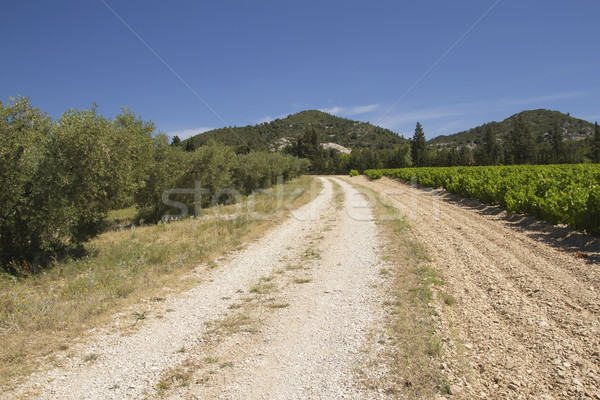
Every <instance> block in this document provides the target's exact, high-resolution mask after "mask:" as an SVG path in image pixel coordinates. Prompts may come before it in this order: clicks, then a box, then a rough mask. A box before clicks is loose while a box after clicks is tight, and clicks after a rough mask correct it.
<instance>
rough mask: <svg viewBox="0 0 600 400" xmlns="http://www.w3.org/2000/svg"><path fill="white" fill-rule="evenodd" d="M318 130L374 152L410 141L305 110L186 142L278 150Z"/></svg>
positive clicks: (332, 138) (329, 137)
mask: <svg viewBox="0 0 600 400" xmlns="http://www.w3.org/2000/svg"><path fill="white" fill-rule="evenodd" d="M307 129H308V130H312V129H314V130H315V131H316V133H317V134H318V135H320V136H322V137H326V138H327V140H326V142H332V143H337V144H340V145H342V146H345V147H348V148H351V149H355V148H370V149H380V150H381V149H392V148H394V147H397V146H399V145H403V144H406V139H404V138H402V137H400V136H398V135H397V134H396V133H394V132H392V131H390V130H389V129H384V128H380V127H378V126H374V125H371V124H369V123H365V122H358V121H353V120H350V119H346V118H340V117H336V116H334V115H330V114H327V113H324V112H321V111H317V110H308V111H302V112H300V113H297V114H294V115H289V116H287V117H286V118H282V119H276V120H274V121H271V122H266V123H263V124H260V125H254V126H250V125H249V126H244V127H227V128H220V129H214V130H212V131H208V132H204V133H202V134H199V135H196V136H194V137H192V138H189V139H186V140H184V141H183V142H182V143H185V144H186V146H187V143H189V142H192V143H193V145H194V146H196V147H199V146H202V145H204V144H207V143H208V142H209V141H211V140H214V141H217V142H221V143H224V144H227V145H229V146H234V147H240V148H246V149H248V148H251V149H253V150H256V151H259V150H272V149H278V148H279V147H281V146H283V145H285V143H286V142H287V143H293V142H294V141H295V140H296V139H297V138H299V137H301V136H303V135H304V134H305V132H306V130H307Z"/></svg>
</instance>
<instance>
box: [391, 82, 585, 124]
mask: <svg viewBox="0 0 600 400" xmlns="http://www.w3.org/2000/svg"><path fill="white" fill-rule="evenodd" d="M586 94H587V93H584V92H565V93H553V94H547V95H542V96H537V97H523V98H498V99H486V100H481V101H477V102H469V103H455V104H445V105H437V106H433V107H427V108H420V109H409V110H401V111H400V112H397V113H392V114H389V115H387V116H386V117H385V118H384V119H383V120H382V121H381V122H380V125H381V126H383V127H385V128H388V129H392V130H398V129H401V130H407V129H409V128H410V126H412V125H414V124H415V123H416V122H417V121H419V122H421V123H425V124H435V125H437V126H438V128H437V129H436V131H437V132H436V134H449V133H454V132H450V131H449V130H450V129H454V128H459V127H460V128H461V129H467V128H472V126H462V125H464V123H467V122H468V121H472V120H477V119H478V117H479V116H484V120H483V122H489V121H490V120H491V119H490V118H501V119H504V118H506V117H509V116H510V115H512V113H514V112H518V111H521V110H522V109H525V108H527V107H541V108H547V107H550V105H549V104H550V103H552V102H555V101H558V100H566V99H571V98H576V97H582V96H585V95H586ZM519 108H520V109H519ZM491 114H493V116H491ZM485 118H488V119H485Z"/></svg>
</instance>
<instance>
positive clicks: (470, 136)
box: [427, 108, 594, 148]
mask: <svg viewBox="0 0 600 400" xmlns="http://www.w3.org/2000/svg"><path fill="white" fill-rule="evenodd" d="M518 116H521V117H523V119H524V120H525V121H526V122H527V123H528V124H529V125H530V127H531V131H532V133H533V135H534V137H535V138H536V141H537V142H538V143H544V142H548V141H549V131H551V130H552V129H553V126H554V124H555V123H558V124H559V126H560V127H561V128H562V129H563V135H564V138H565V140H566V141H580V140H584V139H587V138H589V137H591V135H592V134H593V132H594V124H593V123H591V122H589V121H585V120H583V119H579V118H574V117H571V116H570V115H569V114H564V113H562V112H560V111H554V110H547V109H543V108H540V109H536V110H524V111H521V112H519V113H516V114H513V115H511V116H510V117H508V118H505V119H504V120H502V121H500V122H496V121H491V122H487V123H485V124H482V125H479V126H476V127H474V128H471V129H467V130H464V131H461V132H457V133H453V134H450V135H440V136H436V137H435V138H432V139H430V140H429V141H428V142H427V144H428V145H429V146H430V147H432V146H435V147H438V148H444V147H446V148H452V147H453V148H462V147H465V146H466V147H469V148H473V147H476V146H477V145H479V144H481V143H482V141H483V137H484V133H485V129H486V127H487V126H489V125H491V126H492V127H494V128H495V129H496V132H497V134H498V138H499V139H500V140H501V141H502V142H504V141H505V140H506V139H507V137H508V135H509V132H510V130H511V129H512V128H513V122H514V119H515V118H517V117H518Z"/></svg>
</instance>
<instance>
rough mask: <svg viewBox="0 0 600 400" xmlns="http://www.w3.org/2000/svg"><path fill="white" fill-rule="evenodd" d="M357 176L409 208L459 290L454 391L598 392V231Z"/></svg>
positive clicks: (491, 395) (540, 395)
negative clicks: (459, 373)
mask: <svg viewBox="0 0 600 400" xmlns="http://www.w3.org/2000/svg"><path fill="white" fill-rule="evenodd" d="M353 179H356V182H360V183H361V184H362V185H365V186H367V187H369V188H371V189H373V190H375V191H377V192H379V193H382V194H383V195H384V196H385V198H387V199H388V200H389V201H390V202H391V203H392V204H393V205H394V206H395V207H397V208H398V209H400V210H401V211H402V212H403V213H404V214H405V215H406V216H407V217H408V219H409V221H410V224H411V226H412V228H413V231H414V233H415V235H416V237H417V238H418V239H419V240H420V241H422V242H423V243H424V244H425V245H427V247H428V248H429V251H430V254H431V256H432V265H433V266H434V267H435V268H436V269H437V270H438V272H439V273H440V274H441V275H442V276H443V278H444V280H445V281H446V284H445V285H444V290H445V291H446V292H449V293H450V294H451V295H453V296H454V298H455V299H456V304H455V305H454V306H453V307H451V311H450V312H449V313H444V314H448V315H447V318H446V324H445V325H446V326H445V329H446V331H447V332H448V334H449V335H450V333H449V332H451V331H454V333H455V334H456V335H458V338H456V340H454V343H455V344H456V345H457V348H458V352H459V353H460V352H463V354H464V359H465V360H466V362H467V364H468V365H467V367H466V372H465V377H464V378H463V379H457V378H456V377H455V374H454V372H456V371H454V372H452V371H450V372H449V373H448V376H450V378H451V380H455V381H458V382H457V384H456V385H454V389H455V392H456V395H455V397H454V398H467V399H475V398H478V399H505V398H506V399H600V389H599V388H600V268H599V264H598V259H597V256H598V251H599V250H600V248H599V246H598V240H597V239H594V238H591V237H587V236H585V235H583V234H576V233H573V232H570V231H569V230H567V229H562V230H561V229H560V228H553V227H550V226H547V225H546V226H544V224H539V223H537V224H533V225H528V224H525V223H521V224H519V223H518V222H517V221H515V219H516V218H514V217H513V218H509V217H508V216H507V215H506V213H504V212H501V211H500V210H499V209H498V208H496V207H485V206H482V205H481V204H480V203H476V202H469V201H465V200H460V199H459V198H457V197H456V196H452V195H449V194H446V193H445V192H442V191H436V190H429V189H421V188H416V187H412V186H409V185H406V184H403V183H400V182H398V181H395V180H392V179H388V178H383V179H381V180H378V181H368V180H367V179H366V178H364V177H358V178H353ZM524 220H527V218H524ZM540 226H542V228H540ZM555 231H556V232H559V234H558V236H557V234H556V233H555ZM560 232H563V233H562V234H561V233H560ZM560 235H562V237H561V236H560ZM569 236H576V237H578V238H579V240H570V238H569ZM442 328H444V327H442ZM447 339H448V342H450V343H451V342H452V341H453V340H452V338H451V337H448V338H447Z"/></svg>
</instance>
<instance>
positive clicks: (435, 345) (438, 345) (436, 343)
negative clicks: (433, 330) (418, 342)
mask: <svg viewBox="0 0 600 400" xmlns="http://www.w3.org/2000/svg"><path fill="white" fill-rule="evenodd" d="M426 352H427V355H429V356H431V357H439V356H441V355H442V341H441V339H440V338H437V337H431V338H430V339H429V342H427V350H426Z"/></svg>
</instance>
